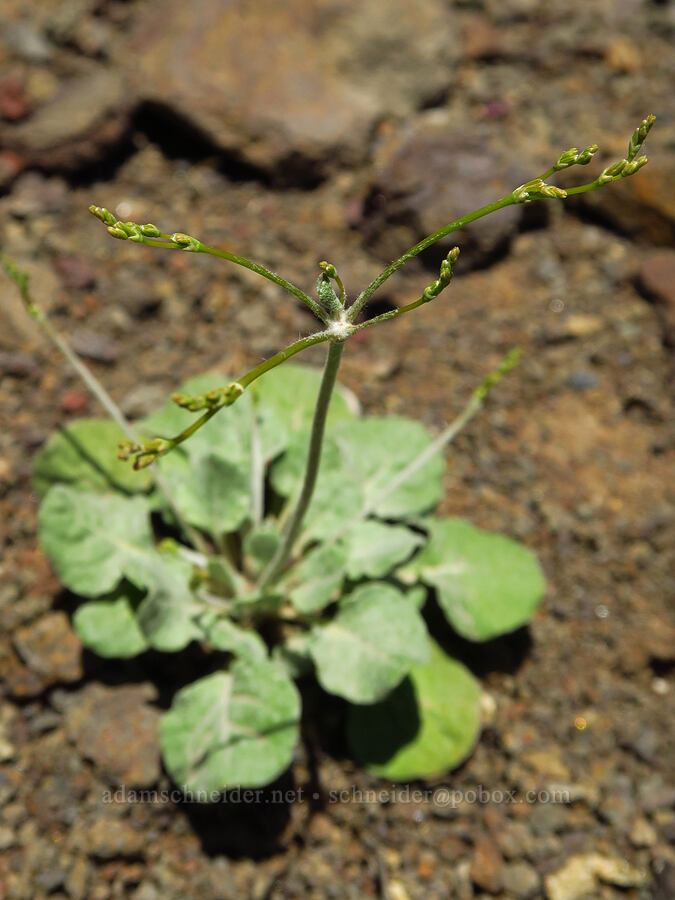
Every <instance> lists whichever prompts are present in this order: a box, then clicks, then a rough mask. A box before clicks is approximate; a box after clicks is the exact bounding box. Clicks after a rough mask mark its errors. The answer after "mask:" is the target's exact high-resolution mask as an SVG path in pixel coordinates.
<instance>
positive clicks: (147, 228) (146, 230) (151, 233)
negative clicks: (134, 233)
mask: <svg viewBox="0 0 675 900" xmlns="http://www.w3.org/2000/svg"><path fill="white" fill-rule="evenodd" d="M140 230H141V234H143V235H145V237H150V238H158V237H161V236H162V232H161V231H160V230H159V228H158V227H157V226H156V225H152V224H148V225H141V226H140Z"/></svg>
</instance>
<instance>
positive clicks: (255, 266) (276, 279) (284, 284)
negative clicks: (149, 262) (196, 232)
mask: <svg viewBox="0 0 675 900" xmlns="http://www.w3.org/2000/svg"><path fill="white" fill-rule="evenodd" d="M172 240H173V239H172V237H171V236H170V235H162V237H161V239H156V240H153V239H152V238H147V237H141V236H138V237H136V238H135V242H136V243H138V244H145V246H146V247H163V248H164V249H165V250H183V251H185V249H186V248H185V247H183V246H180V245H177V244H175V243H169V242H170V241H172ZM165 242H166V243H165ZM189 252H192V253H206V254H207V255H208V256H216V257H218V259H225V260H227V261H228V262H232V263H235V265H237V266H242V267H243V268H244V269H249V270H250V271H251V272H255V273H256V274H257V275H262V277H263V278H266V279H267V280H268V281H272V282H273V283H274V284H276V285H278V286H279V287H281V288H283V289H284V290H285V291H288V293H289V294H293V296H294V297H297V298H298V300H300V301H301V302H302V303H304V304H305V306H308V307H309V309H311V310H312V312H313V313H314V315H315V316H316V317H317V319H320V320H321V321H322V322H326V323H327V322H328V316H327V315H326V312H325V310H324V309H322V308H321V306H319V304H318V303H317V302H316V300H314V299H313V298H312V297H310V296H309V294H306V293H305V292H304V291H302V290H301V289H300V288H299V287H296V286H295V285H294V284H291V282H290V281H286V279H285V278H282V277H281V275H277V274H276V272H272V271H271V270H270V269H267V268H265V266H261V265H260V264H259V263H255V262H252V261H251V260H250V259H246V257H244V256H237V254H236V253H230V252H229V251H228V250H218V248H217V247H209V246H208V245H207V244H204V243H202V242H201V241H199V240H197V239H196V238H195V239H194V244H192V245H190V248H189Z"/></svg>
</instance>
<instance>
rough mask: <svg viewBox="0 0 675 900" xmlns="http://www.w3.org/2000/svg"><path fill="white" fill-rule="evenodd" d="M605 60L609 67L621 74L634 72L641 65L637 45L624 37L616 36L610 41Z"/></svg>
mask: <svg viewBox="0 0 675 900" xmlns="http://www.w3.org/2000/svg"><path fill="white" fill-rule="evenodd" d="M605 60H606V62H607V65H608V66H609V67H610V69H614V71H615V72H618V73H619V74H621V75H628V74H629V73H631V72H636V71H637V70H638V69H639V68H640V67H641V66H642V58H641V55H640V49H639V47H638V46H637V44H636V43H635V41H631V40H630V38H626V37H616V38H614V39H613V40H611V41H610V43H609V45H608V47H607V52H606V54H605Z"/></svg>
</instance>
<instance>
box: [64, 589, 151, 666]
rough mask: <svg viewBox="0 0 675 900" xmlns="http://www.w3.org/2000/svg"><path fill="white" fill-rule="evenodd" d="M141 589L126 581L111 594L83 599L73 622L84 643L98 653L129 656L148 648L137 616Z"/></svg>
mask: <svg viewBox="0 0 675 900" xmlns="http://www.w3.org/2000/svg"><path fill="white" fill-rule="evenodd" d="M138 595H139V591H138V590H137V589H135V588H134V587H133V585H131V584H130V583H129V582H123V583H122V585H120V587H118V588H117V590H116V591H115V592H114V594H112V595H110V596H109V597H103V598H102V599H100V600H91V601H90V602H89V603H83V604H82V605H81V606H79V607H78V608H77V609H76V610H75V614H74V615H73V625H74V626H75V630H76V631H77V633H78V634H79V636H80V640H81V641H82V643H83V644H84V646H85V647H87V649H89V650H93V652H94V653H98V655H99V656H105V657H118V658H120V659H126V658H128V657H131V656H136V655H137V654H139V653H143V651H144V650H147V649H148V642H147V640H146V638H145V635H144V634H143V632H142V631H141V628H140V626H139V624H138V619H137V618H136V613H135V606H136V605H137V603H138V599H139V596H138Z"/></svg>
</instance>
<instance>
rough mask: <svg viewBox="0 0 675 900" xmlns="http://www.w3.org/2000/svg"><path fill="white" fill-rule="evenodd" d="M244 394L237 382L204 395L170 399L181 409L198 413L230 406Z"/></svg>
mask: <svg viewBox="0 0 675 900" xmlns="http://www.w3.org/2000/svg"><path fill="white" fill-rule="evenodd" d="M243 393H244V387H243V385H241V384H239V382H238V381H233V382H232V384H226V385H225V387H220V388H213V389H212V390H210V391H207V392H206V393H205V394H198V395H196V396H191V395H190V394H172V396H171V399H172V401H173V402H174V403H175V404H176V405H177V406H180V407H182V408H183V409H187V410H189V411H190V412H200V411H201V410H203V409H206V410H216V409H222V408H223V407H224V406H232V404H233V403H234V401H235V400H236V399H237V398H238V397H241V395H242V394H243Z"/></svg>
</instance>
